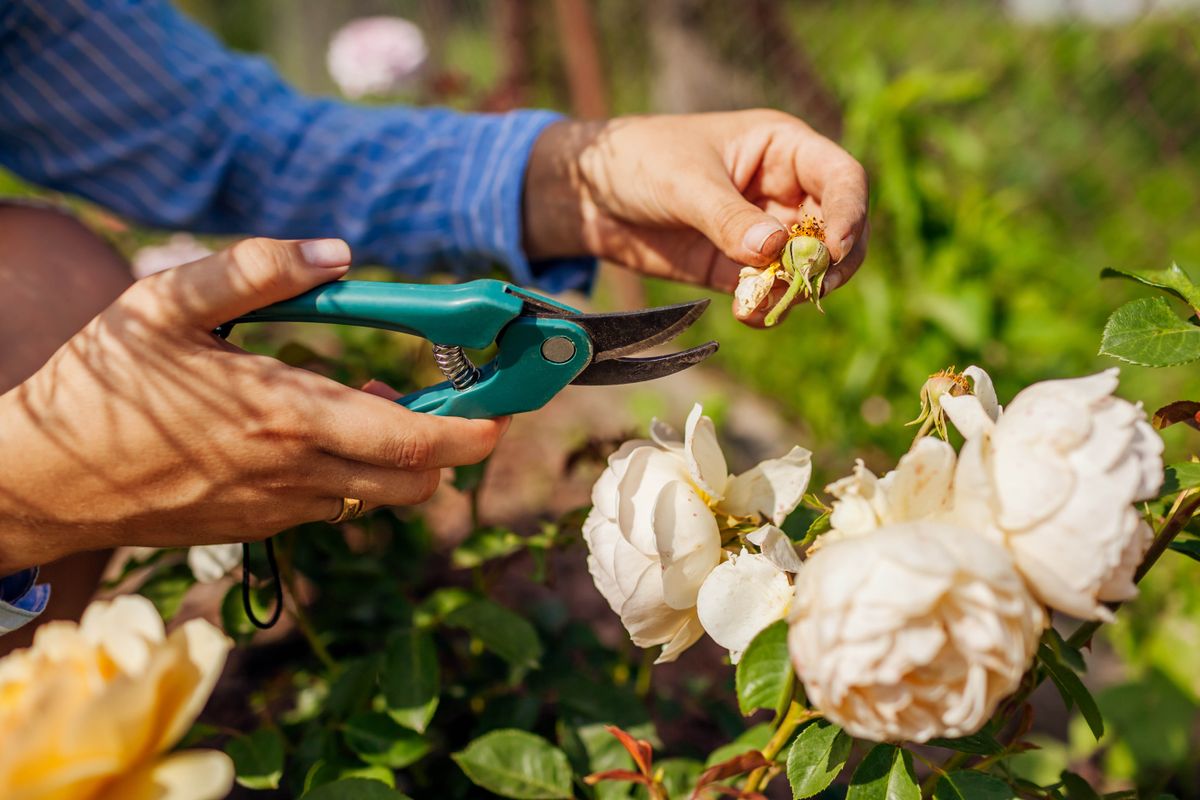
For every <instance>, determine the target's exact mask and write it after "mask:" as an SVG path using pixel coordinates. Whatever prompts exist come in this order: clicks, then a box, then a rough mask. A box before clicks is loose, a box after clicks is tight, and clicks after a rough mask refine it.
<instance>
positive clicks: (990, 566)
mask: <svg viewBox="0 0 1200 800" xmlns="http://www.w3.org/2000/svg"><path fill="white" fill-rule="evenodd" d="M1045 624H1046V615H1045V612H1044V611H1043V609H1042V607H1041V606H1040V605H1039V604H1038V603H1037V602H1036V601H1035V600H1034V599H1033V597H1032V596H1031V595H1030V594H1029V591H1028V589H1026V588H1025V585H1024V584H1023V582H1022V581H1021V578H1020V576H1019V575H1018V574H1017V572H1016V570H1014V569H1013V565H1012V560H1011V559H1010V558H1009V556H1008V554H1007V553H1006V552H1005V551H1004V549H1003V548H1002V547H1000V546H999V545H998V544H996V543H994V542H992V541H990V540H988V539H986V538H984V537H982V536H979V535H977V534H975V533H973V532H972V531H970V530H966V529H963V528H961V527H957V526H954V525H949V524H947V523H944V522H936V521H931V520H922V521H915V522H902V523H898V524H894V525H889V526H886V527H883V528H879V529H878V530H875V531H873V532H871V533H867V534H863V535H860V536H852V537H848V538H845V539H842V540H840V541H834V542H830V543H828V544H826V545H825V546H824V547H822V548H821V549H820V550H819V551H818V552H816V553H814V554H812V555H811V556H810V557H809V559H808V560H807V561H806V562H805V563H804V568H803V569H802V570H800V572H799V574H798V575H797V576H796V597H795V600H794V602H793V607H792V612H791V616H790V631H789V635H788V647H789V651H790V653H791V656H792V661H793V664H794V665H795V667H796V672H797V674H798V675H799V676H800V679H801V680H802V681H803V683H804V688H805V690H806V691H807V693H808V698H809V700H810V701H811V702H812V704H813V706H815V707H816V708H818V709H819V710H820V711H821V712H822V713H824V715H825V716H826V717H827V718H829V719H830V720H832V721H834V722H836V723H837V724H839V725H841V726H842V727H843V728H845V729H846V730H847V731H848V732H849V733H851V734H852V735H854V736H858V737H861V738H864V739H871V740H874V741H894V740H907V741H913V742H924V741H928V740H929V739H931V738H934V737H937V736H948V737H957V736H965V735H968V734H971V733H974V732H975V731H977V730H979V728H981V727H982V726H983V724H984V723H986V722H987V720H988V719H989V718H990V717H991V715H992V713H993V712H994V711H995V709H996V706H997V705H998V704H999V702H1000V701H1001V700H1002V699H1003V698H1004V697H1006V696H1007V695H1009V694H1010V693H1012V691H1013V690H1014V689H1016V688H1017V685H1018V684H1019V683H1020V680H1021V676H1022V674H1023V673H1024V672H1025V670H1026V668H1027V667H1028V666H1029V663H1030V661H1031V659H1032V658H1033V654H1034V651H1035V649H1036V647H1037V643H1038V639H1039V637H1040V635H1041V633H1042V630H1043V629H1044V627H1045Z"/></svg>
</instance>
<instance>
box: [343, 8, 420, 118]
mask: <svg viewBox="0 0 1200 800" xmlns="http://www.w3.org/2000/svg"><path fill="white" fill-rule="evenodd" d="M428 55H429V48H428V47H426V45H425V36H424V35H423V34H422V33H421V29H420V28H418V27H417V26H416V25H414V24H413V23H411V22H409V21H408V20H406V19H401V18H400V17H362V18H360V19H356V20H352V21H350V22H348V23H346V24H345V25H344V26H343V27H342V28H341V30H339V31H338V32H337V33H335V34H334V36H333V39H332V40H331V41H330V43H329V52H328V54H326V64H327V66H328V68H329V75H330V76H331V77H332V78H333V81H334V83H336V84H337V85H338V88H339V89H341V90H342V94H344V95H346V96H347V97H350V98H355V99H357V98H360V97H366V96H367V95H380V94H390V93H392V92H395V91H396V90H397V89H399V88H400V87H402V86H403V85H404V84H405V83H406V82H407V81H408V80H409V79H411V78H412V77H413V76H414V75H415V74H416V73H417V71H418V70H419V69H420V68H421V65H422V64H424V63H425V58H426V57H427V56H428Z"/></svg>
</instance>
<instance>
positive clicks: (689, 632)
mask: <svg viewBox="0 0 1200 800" xmlns="http://www.w3.org/2000/svg"><path fill="white" fill-rule="evenodd" d="M703 635H704V628H703V627H702V626H701V625H700V620H699V618H698V617H697V616H696V612H695V611H691V612H689V613H688V615H687V618H686V619H685V620H684V622H683V625H681V626H680V627H679V630H678V631H676V632H675V635H674V636H672V637H671V640H670V641H669V642H667V643H666V644H665V645H663V649H662V652H661V653H659V654H658V658H656V659H654V663H655V664H668V663H670V662H672V661H674V660H675V659H677V658H679V654H680V653H682V652H683V651H684V650H687V649H688V648H689V647H691V646H692V645H694V644H695V643H696V642H698V641H699V640H700V637H701V636H703Z"/></svg>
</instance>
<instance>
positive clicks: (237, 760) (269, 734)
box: [225, 728, 283, 789]
mask: <svg viewBox="0 0 1200 800" xmlns="http://www.w3.org/2000/svg"><path fill="white" fill-rule="evenodd" d="M225 752H226V753H228V754H229V757H230V758H232V759H233V767H234V770H235V772H236V774H237V782H238V784H239V785H241V786H245V787H246V788H247V789H274V788H276V787H278V786H279V779H280V778H281V777H283V737H282V736H280V735H279V731H276V730H272V729H269V728H262V729H259V730H257V731H255V732H254V733H251V734H248V735H245V736H237V737H235V738H233V739H230V740H229V742H228V744H226V745H225Z"/></svg>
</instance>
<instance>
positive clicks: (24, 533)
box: [0, 239, 508, 575]
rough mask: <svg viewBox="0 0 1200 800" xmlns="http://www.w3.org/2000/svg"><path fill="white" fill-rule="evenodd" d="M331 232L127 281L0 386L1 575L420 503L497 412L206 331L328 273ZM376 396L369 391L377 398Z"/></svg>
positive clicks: (477, 450)
mask: <svg viewBox="0 0 1200 800" xmlns="http://www.w3.org/2000/svg"><path fill="white" fill-rule="evenodd" d="M349 263H350V250H349V247H348V246H347V245H346V243H345V242H342V241H340V240H337V239H321V240H313V241H305V242H298V241H286V242H285V241H275V240H270V239H247V240H245V241H242V242H239V243H238V244H235V245H234V246H233V247H231V248H229V249H228V250H225V251H223V252H221V253H217V254H215V255H213V256H210V257H208V258H206V259H203V260H201V261H197V262H195V263H192V264H187V265H184V266H181V267H178V268H176V269H174V270H171V271H168V272H164V273H160V274H158V275H154V276H152V277H150V278H147V279H145V280H142V281H139V282H137V283H135V284H134V285H133V286H131V287H130V288H129V289H128V290H127V291H126V292H125V293H124V294H122V295H121V296H120V297H119V298H118V299H117V300H116V301H115V302H114V303H113V304H112V305H111V306H109V307H108V308H107V309H105V310H104V311H103V312H102V313H101V314H100V315H99V316H97V317H96V318H95V319H93V320H92V321H91V322H90V323H89V324H88V325H87V326H86V327H85V328H84V329H83V330H82V331H80V332H79V333H78V334H76V335H75V336H74V337H73V338H72V339H71V340H70V341H68V342H67V343H66V344H65V345H64V346H63V347H62V348H61V349H59V351H58V352H57V353H55V355H54V356H53V357H52V358H51V359H50V361H49V362H47V363H46V365H45V366H44V367H42V369H40V370H39V371H38V372H37V373H36V374H34V375H33V376H32V377H31V378H29V379H28V380H27V381H25V382H24V383H23V384H21V385H19V386H17V387H16V388H14V389H13V390H11V391H9V392H8V393H6V394H4V395H0V575H5V574H9V573H11V572H15V571H18V570H20V569H23V568H25V567H29V566H34V565H37V564H45V563H48V562H50V561H52V560H54V559H57V558H60V557H62V556H64V555H68V554H71V553H74V552H79V551H83V550H91V549H96V548H103V547H113V546H117V545H149V546H183V545H194V544H215V543H222V542H233V541H246V540H252V539H260V538H264V537H266V536H269V535H270V534H273V533H276V532H278V531H280V530H283V529H285V528H288V527H290V526H292V525H296V524H299V523H302V522H309V521H313V520H320V519H329V518H331V517H333V516H334V515H336V514H337V513H338V511H339V509H340V508H341V502H342V498H343V497H354V498H361V499H363V500H365V501H366V503H367V504H368V506H379V505H410V504H413V503H419V502H421V501H422V500H425V499H426V498H428V497H429V496H430V495H431V494H432V493H433V490H434V489H435V488H436V487H437V484H438V477H439V474H440V471H441V469H442V468H443V467H451V466H459V465H464V464H472V463H475V462H478V461H480V460H482V459H483V458H484V457H486V456H487V455H488V454H489V453H490V452H491V451H492V449H493V448H494V447H495V446H496V443H497V442H498V440H499V438H500V436H501V434H502V433H503V432H504V430H505V428H506V427H507V424H508V421H507V419H499V420H467V419H459V418H455V417H436V416H432V415H428V414H417V413H414V412H411V411H408V410H407V409H405V408H404V407H402V406H400V405H398V404H396V403H394V402H391V401H390V400H388V399H385V398H384V397H382V396H378V395H377V394H373V393H371V392H365V391H359V390H356V389H351V388H347V387H345V386H342V385H341V384H338V383H336V382H334V381H331V380H329V379H327V378H324V377H322V376H320V375H317V374H315V373H312V372H308V371H305V370H302V369H295V368H293V367H289V366H287V365H285V364H283V363H282V362H280V361H277V360H275V359H273V358H267V357H265V356H258V355H251V354H249V353H246V352H244V351H242V350H240V349H238V348H237V347H234V346H233V345H231V344H229V343H228V342H225V341H223V340H221V339H220V338H219V337H217V336H215V335H214V334H213V333H212V331H213V329H214V328H215V327H217V326H218V325H220V324H222V323H224V322H227V321H228V320H231V319H234V318H236V317H238V316H240V315H242V314H245V313H247V312H249V311H251V310H253V309H256V308H261V307H263V306H266V305H269V304H271V303H274V302H277V301H279V300H284V299H286V298H289V297H293V296H295V295H297V294H300V293H302V292H304V291H306V290H308V289H311V288H313V287H315V286H318V285H320V284H323V283H327V282H329V281H333V280H336V279H338V278H339V277H341V276H342V275H343V274H344V273H345V272H346V269H347V268H348V265H349ZM383 393H385V392H382V391H381V392H380V394H383Z"/></svg>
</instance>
